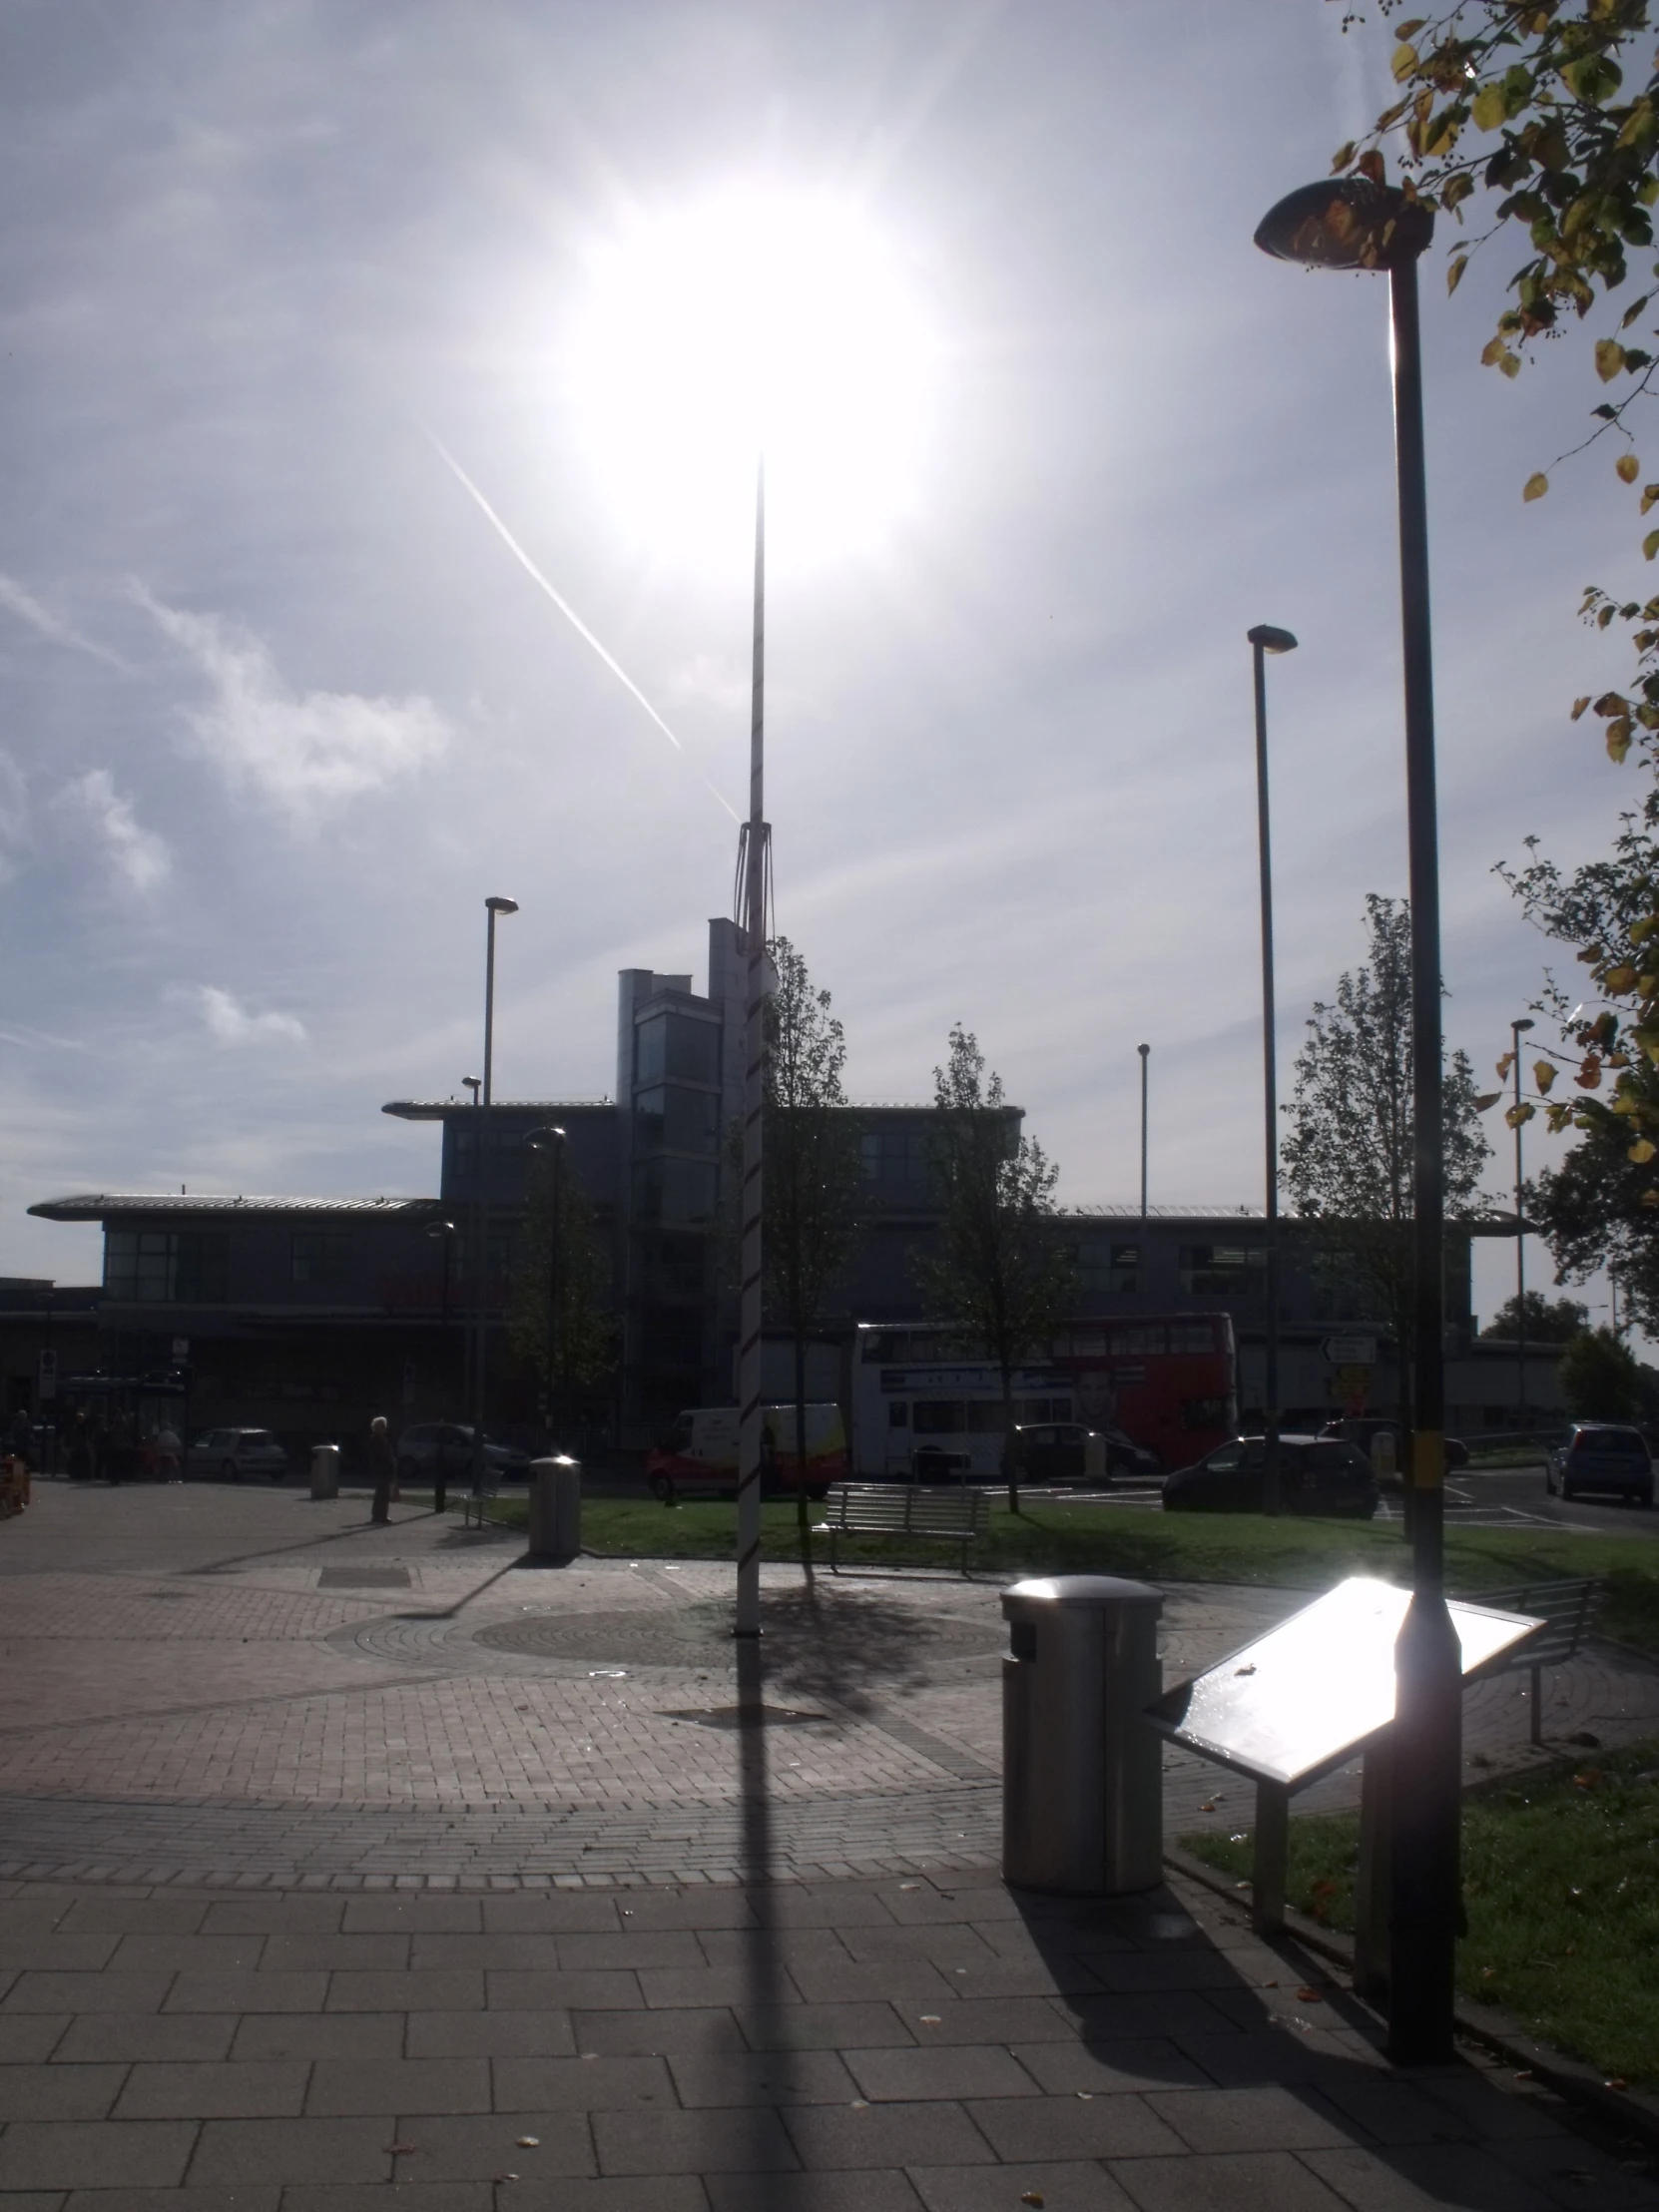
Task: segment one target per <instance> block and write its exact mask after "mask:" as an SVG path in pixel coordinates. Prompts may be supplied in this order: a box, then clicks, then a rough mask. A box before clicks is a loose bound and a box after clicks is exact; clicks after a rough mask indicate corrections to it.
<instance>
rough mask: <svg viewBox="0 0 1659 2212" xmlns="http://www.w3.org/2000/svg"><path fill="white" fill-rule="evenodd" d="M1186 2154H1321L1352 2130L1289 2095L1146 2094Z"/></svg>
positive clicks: (1273, 2091)
mask: <svg viewBox="0 0 1659 2212" xmlns="http://www.w3.org/2000/svg"><path fill="white" fill-rule="evenodd" d="M1146 2101H1147V2103H1148V2104H1149V2105H1150V2106H1151V2108H1152V2110H1153V2111H1154V2112H1156V2113H1157V2114H1158V2116H1159V2118H1160V2119H1163V2120H1167V2121H1168V2123H1169V2125H1170V2126H1171V2127H1173V2128H1174V2130H1175V2132H1176V2134H1177V2135H1179V2136H1180V2138H1181V2140H1182V2141H1183V2142H1184V2143H1185V2144H1186V2145H1187V2146H1188V2148H1189V2149H1191V2150H1196V2151H1232V2150H1241V2151H1243V2150H1320V2149H1325V2148H1327V2147H1330V2146H1334V2145H1337V2144H1341V2143H1344V2142H1347V2141H1350V2140H1352V2130H1350V2129H1344V2128H1342V2127H1340V2126H1339V2125H1338V2124H1337V2123H1336V2121H1335V2120H1334V2119H1333V2118H1331V2117H1330V2116H1329V2115H1328V2112H1326V2111H1322V2110H1321V2109H1320V2108H1319V2107H1318V2106H1317V2105H1315V2104H1313V2103H1311V2102H1309V2101H1308V2100H1307V2099H1306V2098H1302V2097H1299V2096H1297V2095H1296V2093H1295V2092H1294V2091H1293V2090H1290V2089H1282V2088H1278V2087H1276V2086H1272V2085H1264V2086H1263V2087H1261V2088H1255V2089H1173V2090H1159V2091H1155V2092H1153V2093H1151V2094H1149V2095H1148V2097H1147V2099H1146Z"/></svg>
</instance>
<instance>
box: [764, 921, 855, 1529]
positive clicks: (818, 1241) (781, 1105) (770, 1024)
mask: <svg viewBox="0 0 1659 2212" xmlns="http://www.w3.org/2000/svg"><path fill="white" fill-rule="evenodd" d="M769 950H770V952H771V954H772V961H773V966H774V968H775V969H776V971H777V977H778V982H777V988H776V989H775V990H774V992H773V994H772V996H771V997H770V998H769V999H768V1001H767V1061H766V1081H765V1090H764V1094H763V1100H764V1103H763V1117H764V1118H763V1122H762V1143H763V1146H764V1150H765V1158H766V1235H765V1241H764V1245H763V1251H764V1254H765V1267H766V1290H767V1303H768V1304H769V1306H771V1307H772V1309H773V1311H774V1312H775V1313H776V1314H777V1315H778V1317H779V1319H780V1320H782V1322H783V1323H784V1326H785V1327H786V1328H787V1329H788V1330H789V1333H790V1336H791V1339H792V1340H793V1343H794V1348H795V1449H796V1467H797V1472H798V1481H797V1487H796V1507H797V1512H798V1515H799V1519H800V1528H801V1557H802V1561H803V1564H804V1565H805V1566H806V1567H807V1568H808V1571H809V1572H811V1565H812V1535H811V1530H810V1528H809V1525H808V1517H807V1487H806V1483H807V1341H808V1338H809V1337H810V1336H811V1334H812V1331H813V1329H814V1327H815V1325H816V1324H817V1323H818V1322H819V1320H820V1319H821V1317H822V1315H823V1313H824V1306H825V1301H826V1299H827V1298H828V1296H829V1294H830V1289H831V1287H832V1286H833V1284H834V1281H835V1278H836V1277H837V1276H838V1275H839V1274H840V1272H841V1269H842V1268H843V1267H844V1266H845V1265H846V1262H847V1260H848V1259H849V1257H850V1256H851V1252H852V1247H853V1244H854V1243H855V1242H856V1239H857V1234H858V1227H857V1219H856V1213H855V1208H856V1203H857V1198H858V1186H859V1182H860V1177H861V1168H860V1160H859V1147H858V1123H857V1120H856V1118H855V1116H854V1115H853V1114H852V1113H851V1112H850V1111H849V1110H848V1108H847V1103H846V1093H845V1091H844V1090H843V1088H842V1084H841V1070H842V1069H843V1067H844V1066H845V1064H846V1041H845V1038H844V1037H843V1035H842V1032H841V1025H840V1023H839V1022H838V1021H837V1020H835V1019H834V1018H833V1017H832V1016H831V1014H830V993H829V992H828V991H816V990H814V988H813V982H812V977H811V976H810V975H809V974H808V972H807V963H806V961H805V960H804V959H803V958H802V956H801V954H800V953H799V952H798V951H797V950H796V948H795V946H794V945H793V944H791V942H790V940H789V938H788V937H777V938H775V939H774V940H773V942H772V944H771V945H770V947H769Z"/></svg>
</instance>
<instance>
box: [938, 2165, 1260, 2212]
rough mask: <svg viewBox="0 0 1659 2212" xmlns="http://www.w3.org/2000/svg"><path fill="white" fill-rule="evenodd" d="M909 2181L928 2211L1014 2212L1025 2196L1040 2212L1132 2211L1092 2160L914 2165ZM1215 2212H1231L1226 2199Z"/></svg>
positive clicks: (1128, 2200)
mask: <svg viewBox="0 0 1659 2212" xmlns="http://www.w3.org/2000/svg"><path fill="white" fill-rule="evenodd" d="M909 2178H910V2180H911V2182H912V2183H913V2184H914V2187H915V2190H916V2193H917V2195H918V2196H919V2197H920V2198H921V2201H922V2203H923V2204H924V2205H925V2206H926V2207H927V2212H1014V2208H1015V2207H1018V2206H1020V2205H1021V2204H1022V2203H1023V2201H1024V2200H1025V2199H1026V2198H1027V2197H1028V2196H1031V2197H1040V2198H1041V2199H1042V2203H1043V2207H1044V2212H1134V2199H1133V2198H1132V2197H1130V2196H1127V2195H1125V2193H1124V2191H1123V2189H1122V2188H1121V2187H1120V2186H1119V2185H1118V2183H1117V2182H1115V2181H1114V2180H1113V2179H1112V2178H1111V2176H1110V2175H1109V2174H1108V2173H1107V2172H1106V2170H1105V2168H1104V2167H1103V2166H1101V2165H1100V2164H1099V2163H1098V2162H1097V2161H1095V2160H1094V2159H1073V2160H1071V2161H1069V2162H1067V2163H1064V2164H1053V2163H1050V2162H1046V2161H1035V2162H1033V2163H1031V2164H1028V2165H1021V2166H1012V2167H1009V2166H912V2167H911V2168H910V2173H909ZM1214 2212H1229V2208H1228V2207H1227V2206H1226V2204H1225V2201H1224V2200H1218V2203H1217V2205H1216V2206H1215V2208H1214Z"/></svg>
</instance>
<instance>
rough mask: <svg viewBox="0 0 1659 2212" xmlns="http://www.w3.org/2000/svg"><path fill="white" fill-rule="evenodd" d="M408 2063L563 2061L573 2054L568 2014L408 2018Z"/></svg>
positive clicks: (456, 2014)
mask: <svg viewBox="0 0 1659 2212" xmlns="http://www.w3.org/2000/svg"><path fill="white" fill-rule="evenodd" d="M403 2048H404V2051H405V2053H406V2054H407V2056H409V2057H410V2058H563V2057H568V2056H570V2055H571V2053H572V2052H574V2050H575V2049H576V2036H575V2033H574V2031H573V2029H572V2027H571V2022H570V2015H569V2014H568V2013H567V2012H411V2013H410V2014H409V2018H408V2028H407V2033H406V2035H405V2037H404V2041H403Z"/></svg>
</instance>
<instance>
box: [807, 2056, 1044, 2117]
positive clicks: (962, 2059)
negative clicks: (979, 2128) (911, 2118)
mask: <svg viewBox="0 0 1659 2212" xmlns="http://www.w3.org/2000/svg"><path fill="white" fill-rule="evenodd" d="M846 2063H847V2066H848V2067H849V2068H850V2070H851V2073H852V2077H853V2079H854V2080H855V2081H856V2082H857V2084H858V2088H859V2091H860V2092H861V2094H862V2095H864V2096H865V2097H867V2098H869V2099H870V2101H871V2102H872V2103H882V2104H895V2103H908V2102H910V2101H912V2100H915V2099H919V2098H923V2097H1034V2096H1038V2095H1040V2094H1041V2092H1040V2090H1039V2089H1038V2087H1037V2084H1036V2083H1035V2081H1033V2080H1032V2078H1031V2076H1030V2075H1029V2074H1028V2073H1027V2072H1026V2070H1025V2068H1024V2067H1023V2066H1022V2065H1021V2064H1020V2063H1019V2061H1018V2059H1016V2058H1013V2057H1010V2055H1009V2054H1008V2052H1007V2051H1006V2050H1005V2049H1004V2048H1002V2047H1001V2046H1000V2045H999V2044H995V2043H945V2044H941V2045H939V2046H938V2047H937V2048H935V2049H932V2050H928V2049H925V2048H923V2049H919V2050H854V2051H848V2053H847V2056H846Z"/></svg>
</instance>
